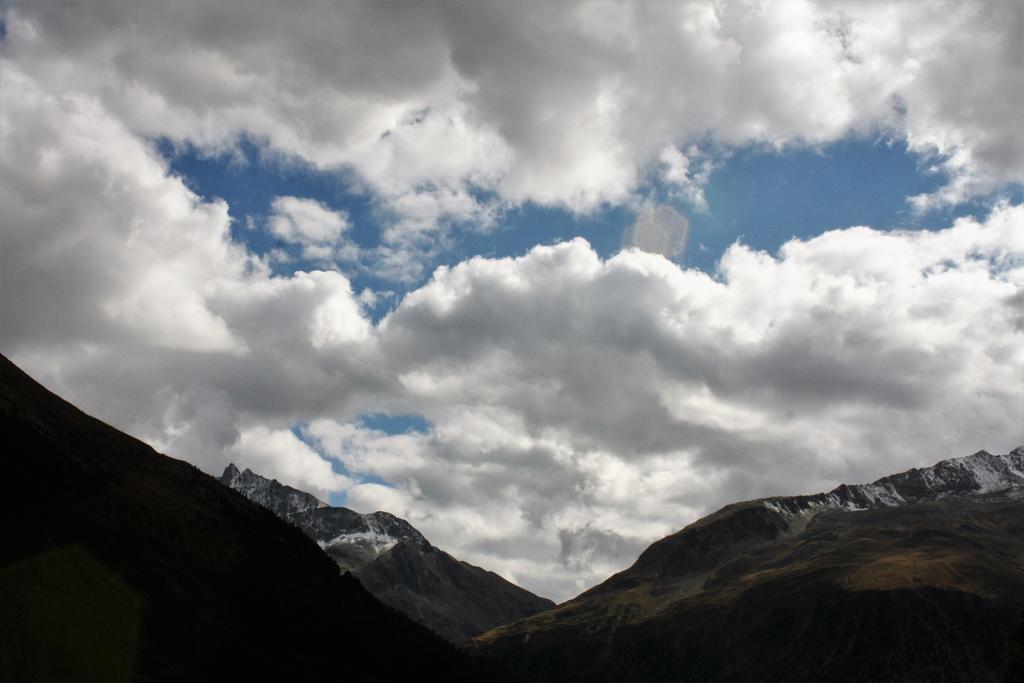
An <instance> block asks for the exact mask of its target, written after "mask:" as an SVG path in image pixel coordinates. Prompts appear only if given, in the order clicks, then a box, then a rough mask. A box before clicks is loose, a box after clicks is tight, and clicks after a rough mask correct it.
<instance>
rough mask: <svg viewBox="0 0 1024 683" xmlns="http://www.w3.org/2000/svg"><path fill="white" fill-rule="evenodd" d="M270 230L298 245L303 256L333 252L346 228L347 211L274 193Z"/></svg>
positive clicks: (329, 256) (322, 256) (347, 223)
mask: <svg viewBox="0 0 1024 683" xmlns="http://www.w3.org/2000/svg"><path fill="white" fill-rule="evenodd" d="M268 222H269V225H270V230H271V232H272V233H274V234H275V235H277V236H278V237H280V238H281V239H282V240H284V241H286V242H293V243H297V244H300V245H302V247H303V252H304V254H305V255H306V257H307V258H313V259H327V258H331V257H333V256H334V255H335V250H336V248H337V247H338V246H339V245H338V242H339V241H340V240H341V236H342V234H343V233H344V232H345V231H346V230H348V228H349V220H348V215H347V214H346V213H345V212H344V211H335V210H333V209H329V208H328V207H326V206H324V205H323V204H322V203H320V202H318V201H316V200H313V199H303V198H299V197H277V198H275V199H274V201H273V203H272V204H271V215H270V218H269V221H268Z"/></svg>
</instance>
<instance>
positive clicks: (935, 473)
mask: <svg viewBox="0 0 1024 683" xmlns="http://www.w3.org/2000/svg"><path fill="white" fill-rule="evenodd" d="M1000 492H1006V493H1007V494H1010V495H1024V446H1018V447H1017V448H1015V449H1013V450H1012V451H1010V452H1009V453H1007V454H1005V455H993V454H991V453H988V452H987V451H978V452H977V453H974V454H973V455H968V456H965V457H962V458H950V459H948V460H942V461H941V462H939V463H937V464H935V465H933V466H931V467H922V468H916V467H915V468H913V469H910V470H907V471H906V472H901V473H899V474H893V475H889V476H887V477H882V478H881V479H878V480H876V481H873V482H871V483H870V484H854V485H847V484H842V485H840V486H837V487H836V488H834V489H832V490H831V491H829V492H828V493H819V494H816V495H812V496H793V497H790V498H769V499H767V500H766V501H765V502H764V504H765V506H766V507H768V508H769V509H771V510H773V511H776V512H779V513H780V514H783V515H785V516H793V515H801V516H806V515H808V514H814V513H817V512H820V511H823V510H836V509H843V510H867V509H871V508H875V507H879V506H884V507H891V506H896V505H903V504H906V503H919V502H925V501H929V500H937V499H939V498H946V497H950V496H967V495H983V494H990V493H1000Z"/></svg>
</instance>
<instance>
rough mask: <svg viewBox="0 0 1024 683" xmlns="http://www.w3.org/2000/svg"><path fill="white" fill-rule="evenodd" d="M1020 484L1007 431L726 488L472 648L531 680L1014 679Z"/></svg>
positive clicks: (1020, 571)
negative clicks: (874, 462) (729, 491)
mask: <svg viewBox="0 0 1024 683" xmlns="http://www.w3.org/2000/svg"><path fill="white" fill-rule="evenodd" d="M1022 498H1024V449H1020V448H1019V449H1017V450H1015V451H1013V452H1012V453H1009V454H1006V455H991V454H988V453H985V452H979V453H976V454H975V455H972V456H969V457H967V458H959V459H954V460H947V461H943V462H942V463H939V464H938V465H936V466H935V467H931V468H925V469H920V470H910V471H909V472H905V473H903V474H899V475H894V476H892V477H886V478H885V479H881V480H879V481H877V482H875V483H874V484H868V485H863V486H840V487H839V488H837V489H835V490H834V491H832V492H829V493H827V494H818V495H815V496H798V497H793V498H772V499H766V500H757V501H750V502H746V503H739V504H735V505H730V506H728V507H726V508H724V509H722V510H720V511H718V512H716V513H714V514H712V515H709V516H708V517H705V518H704V519H701V520H699V521H697V522H695V523H693V524H691V525H690V526H688V527H686V528H685V529H683V530H682V531H680V532H678V533H676V534H673V535H671V536H668V537H666V538H664V539H662V540H661V541H658V542H657V543H655V544H653V545H652V546H651V547H650V548H648V549H647V550H646V551H645V552H644V553H643V554H642V555H641V556H640V558H639V559H638V560H637V562H636V563H635V564H634V565H633V566H632V567H630V568H629V569H627V570H626V571H624V572H621V573H620V574H617V575H615V576H613V577H611V578H610V579H608V580H607V581H606V582H604V583H603V584H601V585H599V586H596V587H595V588H593V589H591V590H590V591H588V592H586V593H584V594H582V595H581V596H579V597H577V598H576V599H574V600H571V601H569V602H567V603H564V604H562V605H560V606H559V607H557V608H555V609H554V610H551V611H548V612H545V613H542V614H539V615H536V616H534V617H530V618H527V619H523V620H521V621H518V622H516V623H514V624H510V625H508V626H505V627H502V628H498V629H495V630H493V631H491V632H489V633H486V634H484V635H483V636H480V637H479V638H477V639H476V640H474V641H473V642H472V647H473V648H474V649H475V650H476V651H478V652H481V653H484V654H486V655H488V656H491V657H494V658H496V659H497V660H499V661H502V662H505V663H507V664H508V665H509V666H512V667H516V668H517V669H518V671H519V672H520V673H522V674H525V676H526V677H527V678H528V679H530V680H536V681H810V680H819V681H925V680H927V681H996V680H1000V679H1001V678H1003V677H1005V679H1006V680H1024V677H1022V675H1024V672H1022V671H1021V670H1020V667H1021V666H1022V655H1021V630H1022V629H1024V626H1018V624H1021V619H1022V616H1021V612H1022V609H1024V500H1022ZM1018 677H1022V678H1018Z"/></svg>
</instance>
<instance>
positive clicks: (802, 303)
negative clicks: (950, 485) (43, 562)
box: [0, 0, 1024, 600]
mask: <svg viewBox="0 0 1024 683" xmlns="http://www.w3.org/2000/svg"><path fill="white" fill-rule="evenodd" d="M0 11H2V12H3V30H2V31H0V206H2V207H3V218H2V222H0V230H2V233H0V239H2V241H0V351H2V352H3V353H4V354H5V355H7V356H8V357H10V358H11V359H12V360H14V361H15V362H16V363H18V364H19V365H20V366H21V367H23V368H24V369H25V370H26V371H28V372H29V373H30V374H32V375H33V376H35V377H36V378H38V379H39V380H40V381H42V382H43V383H44V384H45V385H46V386H47V387H49V388H51V389H52V390H54V391H56V392H57V393H59V394H60V395H62V396H64V397H65V398H67V399H68V400H70V401H72V402H74V403H75V404H76V405H78V406H80V407H81V408H82V409H84V410H86V411H87V412H90V413H92V414H94V415H97V416H99V417H100V418H102V419H104V420H106V421H108V422H110V423H111V424H113V425H115V426H117V427H119V428H121V429H123V430H125V431H127V432H129V433H131V434H133V435H135V436H138V437H139V438H141V439H143V440H145V441H147V442H148V443H150V444H152V445H153V446H154V447H155V448H157V449H158V450H160V451H162V452H165V453H167V454H169V455H172V456H174V457H178V458H182V459H184V460H187V461H189V462H192V463H194V464H195V465H197V466H198V467H200V468H201V469H203V470H204V471H206V472H209V473H211V474H219V473H220V472H221V471H222V470H223V468H224V467H225V466H226V465H227V464H228V463H229V462H235V463H237V464H238V465H239V466H240V467H249V468H251V469H253V470H254V471H256V472H259V473H261V474H263V475H266V476H272V477H275V478H277V479H279V480H280V481H282V482H285V483H287V484H290V485H293V486H296V487H299V488H302V489H305V490H308V491H311V492H313V493H316V494H317V495H319V496H321V497H322V498H324V499H326V500H330V501H331V502H332V503H334V504H344V505H346V506H349V507H351V508H353V509H355V510H358V511H362V512H370V511H373V510H387V511H389V512H392V513H394V514H397V515H399V516H401V517H404V518H405V519H407V520H409V521H410V522H411V523H412V524H413V525H414V526H416V527H417V528H418V529H420V530H421V531H422V532H423V533H424V534H425V535H426V536H427V537H428V538H429V539H430V540H431V541H432V542H433V543H434V544H435V545H438V546H439V547H441V548H443V549H444V550H447V551H448V552H450V553H452V554H453V555H455V556H457V557H459V558H460V559H464V560H466V561H469V562H472V563H474V564H477V565H480V566H483V567H486V568H488V569H491V570H493V571H496V572H499V573H500V574H502V575H503V576H505V577H506V578H508V579H510V580H513V581H515V582H516V583H518V584H520V585H522V586H524V587H525V588H527V589H529V590H532V591H534V592H536V593H538V594H541V595H544V596H547V597H551V598H553V599H555V600H564V599H567V598H569V597H572V596H573V595H575V594H577V593H579V592H580V591H582V590H584V589H586V588H588V587H590V586H592V585H594V584H595V583H597V582H599V581H601V580H602V579H604V578H606V577H607V576H608V575H609V574H611V573H613V572H615V571H619V570H621V569H624V568H625V567H627V566H629V565H630V564H631V563H632V562H633V561H634V560H635V559H636V557H637V555H638V554H639V552H641V551H642V550H643V549H644V548H645V547H646V546H647V545H648V544H649V543H651V542H652V541H654V540H656V539H658V538H660V537H662V536H664V535H666V534H668V533H671V532H673V531H675V530H678V529H680V528H682V527H683V526H685V525H686V524H688V523H690V522H692V521H694V520H695V519H697V518H699V517H700V516H701V515H703V514H707V513H708V512H711V511H713V510H715V509H717V508H718V507H720V506H722V505H724V504H727V503H729V502H734V501H737V500H744V499H749V498H754V497H761V496H768V495H784V494H797V493H809V492H815V491H820V490H825V489H829V488H831V487H833V486H835V485H837V484H838V483H840V482H850V483H854V482H863V481H869V480H872V479H874V478H877V477H879V476H883V475H885V474H889V473H892V472H895V471H900V470H903V469H906V468H909V467H913V466H922V465H929V464H933V463H934V462H936V461H938V460H941V459H944V458H948V457H956V456H962V455H967V454H969V453H972V452H974V451H977V450H979V449H986V450H989V451H991V452H1006V451H1008V450H1009V449H1011V448H1013V447H1015V446H1017V445H1020V444H1021V443H1024V322H1022V320H1024V294H1022V292H1024V193H1022V187H1024V133H1022V132H1021V127H1020V121H1021V120H1024V52H1022V50H1024V47H1022V45H1024V39H1022V38H1024V36H1022V31H1024V10H1022V7H1021V5H1020V3H1018V2H1013V1H998V0H993V1H990V2H943V1H941V0H937V1H936V2H929V3H923V2H883V1H880V0H869V1H867V2H865V1H863V0H861V1H858V2H842V1H839V0H837V1H835V2H812V1H809V0H794V1H792V2H772V3H767V2H765V3H759V2H752V1H751V2H675V3H649V2H628V1H609V2H563V3H532V2H526V3H500V4H499V3H487V2H474V3H450V2H444V3H434V2H429V1H428V2H418V3H352V2H342V3H333V2H321V1H319V0H316V1H314V0H300V1H299V2H297V3H288V4H287V6H285V5H284V4H282V3H272V2H263V1H261V0H253V1H248V0H247V1H244V2H243V1H241V0H235V1H232V0H228V1H225V2H218V3H208V2H200V1H199V0H182V1H180V2H175V3H130V2H74V1H72V2H63V3H55V2H6V3H2V4H0ZM55 495H59V491H55Z"/></svg>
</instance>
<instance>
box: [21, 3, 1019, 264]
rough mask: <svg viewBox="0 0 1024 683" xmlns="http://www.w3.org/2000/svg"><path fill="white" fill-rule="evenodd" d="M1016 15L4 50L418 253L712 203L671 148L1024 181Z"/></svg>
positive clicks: (328, 16)
mask: <svg viewBox="0 0 1024 683" xmlns="http://www.w3.org/2000/svg"><path fill="white" fill-rule="evenodd" d="M1021 11H1022V10H1021V7H1020V4H1019V3H1016V2H1013V1H1012V0H1006V1H1004V2H980V1H978V2H953V1H952V0H950V1H949V2H936V3H927V4H922V3H909V2H896V3H882V2H812V1H810V0H794V1H792V2H785V3H774V2H773V3H759V2H745V3H725V4H721V3H714V2H710V1H709V2H688V3H669V4H665V3H653V4H652V3H645V2H636V3H633V2H623V3H608V2H585V3H558V4H554V5H552V4H540V3H527V4H522V3H518V4H516V5H514V6H502V5H495V4H488V3H484V4H474V5H471V6H460V7H458V8H456V7H453V6H451V5H448V4H445V3H415V4H402V5H386V6H378V5H373V4H371V5H364V4H341V5H337V4H329V3H328V4H324V3H301V7H291V6H289V7H288V8H284V7H281V6H279V5H277V4H275V3H267V2H259V1H257V2H226V3H218V4H217V5H210V4H209V3H205V2H188V1H186V2H178V3H174V5H173V6H168V5H154V4H143V5H139V4H130V5H125V6H119V7H118V8H117V10H116V11H114V10H111V9H109V8H107V6H105V5H102V4H96V3H86V4H74V5H61V4H54V3H22V4H17V5H14V6H12V7H10V8H8V9H7V15H6V26H7V36H6V37H5V41H4V46H3V48H4V53H5V55H6V56H7V58H8V59H10V60H12V61H13V62H14V63H16V64H17V65H18V67H19V68H20V69H23V70H26V71H27V72H28V73H30V74H31V75H32V77H33V78H34V79H36V80H37V81H38V82H40V83H43V84H45V88H46V89H47V90H48V91H49V92H53V93H57V92H62V93H68V94H69V95H74V94H82V95H87V96H91V97H97V98H99V100H100V101H101V102H102V103H103V105H104V106H105V108H106V112H107V114H108V115H109V116H111V117H113V118H115V119H117V120H118V121H120V122H122V124H123V125H125V126H126V127H127V128H129V129H130V130H132V131H133V132H136V133H138V134H141V135H146V136H161V135H162V136H168V137H170V138H172V139H174V140H182V141H190V142H193V143H196V144H198V145H200V146H205V147H208V148H212V149H224V148H229V147H230V146H231V145H232V144H233V142H234V140H235V139H236V138H237V136H239V135H242V134H247V135H250V136H253V137H255V138H257V139H264V140H267V141H268V142H269V144H270V145H271V146H272V147H273V148H274V149H277V150H280V151H282V152H284V153H286V154H293V155H297V156H298V157H300V158H302V159H304V160H306V161H309V162H311V163H313V164H316V165H318V166H321V167H325V168H333V167H336V166H339V165H340V166H348V167H351V168H352V169H354V170H355V171H356V177H357V179H358V180H359V181H360V182H362V183H364V184H365V186H366V187H367V188H368V189H370V190H371V191H372V192H373V193H374V195H375V197H376V198H377V200H378V201H379V202H380V204H381V206H382V207H384V208H385V209H386V210H387V212H390V214H391V215H392V217H393V226H394V227H393V229H392V230H391V231H390V232H389V233H388V240H389V241H390V242H393V244H391V246H392V247H393V248H394V249H396V250H398V251H399V252H408V251H409V250H410V249H412V248H413V247H412V245H411V244H410V243H409V242H408V240H406V239H405V238H404V237H403V235H405V234H406V233H407V232H408V233H412V235H413V236H415V235H421V234H422V233H423V231H424V230H438V231H441V232H444V231H445V229H446V221H448V222H456V223H458V222H460V221H467V220H468V221H478V220H479V219H480V218H481V216H485V215H486V214H487V212H488V207H487V206H486V205H485V204H495V205H498V206H500V205H504V204H518V203H521V202H526V201H533V202H537V203H540V204H557V205H562V206H566V207H569V208H571V209H573V210H577V211H589V210H592V209H594V208H595V207H598V206H600V205H601V204H603V203H606V202H611V203H619V202H623V201H626V200H627V199H629V198H630V197H631V196H632V195H633V194H635V193H636V192H637V191H638V190H639V189H640V186H641V185H642V184H643V183H644V182H645V180H644V178H646V177H648V176H647V174H646V170H645V169H649V168H651V167H655V166H658V165H659V164H666V165H667V174H666V179H667V180H668V181H669V182H670V183H673V182H674V183H676V184H678V185H679V187H680V191H681V193H682V194H683V195H684V197H688V198H689V200H690V201H692V202H693V203H694V204H695V206H697V207H698V208H699V207H700V206H701V205H702V196H701V193H700V190H701V185H702V183H704V182H706V174H702V171H700V170H695V169H694V168H693V167H692V163H691V167H690V168H688V169H684V168H683V164H682V161H683V160H684V159H686V160H689V162H692V159H690V153H689V152H687V153H686V155H685V156H680V154H679V152H678V150H682V149H690V148H691V145H692V143H693V142H699V141H702V140H705V139H707V138H708V137H709V136H710V137H711V138H712V139H714V140H716V141H717V142H718V143H719V144H722V145H725V146H734V145H745V144H758V145H769V146H775V147H777V148H783V147H785V146H789V145H804V144H810V145H819V144H824V143H828V142H830V141H834V140H837V139H840V138H843V137H845V136H847V135H850V134H851V133H852V134H868V133H870V134H876V133H877V132H878V131H882V132H884V133H885V134H888V135H892V136H895V137H902V138H905V139H906V140H907V141H908V143H909V144H910V146H911V148H912V149H914V150H916V151H918V152H920V153H921V154H924V155H926V156H928V157H930V158H931V159H932V162H931V163H933V164H934V166H935V167H936V168H938V169H942V170H944V171H946V172H948V173H949V174H951V176H952V177H951V180H950V182H949V184H948V185H946V186H945V187H943V188H942V189H940V190H939V191H937V192H936V193H934V194H932V195H929V196H925V197H918V198H915V200H914V202H915V205H916V206H918V207H926V206H932V205H936V204H943V203H957V202H961V201H964V200H965V199H969V198H971V197H972V196H976V195H979V194H985V193H988V192H990V191H993V190H998V189H1000V188H1001V187H1004V186H1005V184H1006V183H1013V182H1022V181H1024V176H1022V174H1021V173H1022V172H1021V169H1022V168H1024V137H1022V135H1021V133H1020V130H1019V126H1018V125H1017V122H1018V121H1019V120H1020V119H1021V118H1022V116H1024V111H1022V110H1021V107H1022V104H1021V103H1022V102H1024V91H1022V90H1021V88H1022V87H1024V86H1022V83H1024V73H1022V69H1024V66H1022V62H1021V59H1020V53H1019V45H1020V42H1021V35H1020V26H1021ZM129 27H130V29H129ZM254 45H259V46H260V48H259V49H258V50H257V49H254V48H253V46H254ZM673 150H676V151H675V152H673ZM477 189H482V190H485V191H487V192H489V193H492V194H491V195H489V196H491V197H493V199H488V200H486V201H484V203H483V204H481V199H480V197H481V196H483V195H480V194H479V193H475V190H477ZM428 205H429V207H428ZM412 239H413V241H414V242H415V237H413V238H412Z"/></svg>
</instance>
